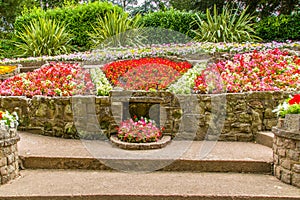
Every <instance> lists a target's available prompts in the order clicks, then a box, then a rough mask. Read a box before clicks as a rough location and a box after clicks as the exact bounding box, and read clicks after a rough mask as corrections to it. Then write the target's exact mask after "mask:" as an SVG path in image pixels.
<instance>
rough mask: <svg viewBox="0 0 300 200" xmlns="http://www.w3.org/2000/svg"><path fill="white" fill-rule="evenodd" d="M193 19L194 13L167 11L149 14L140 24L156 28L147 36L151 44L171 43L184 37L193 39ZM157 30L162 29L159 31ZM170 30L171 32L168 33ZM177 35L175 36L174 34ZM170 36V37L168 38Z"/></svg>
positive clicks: (203, 16) (200, 14)
mask: <svg viewBox="0 0 300 200" xmlns="http://www.w3.org/2000/svg"><path fill="white" fill-rule="evenodd" d="M198 15H199V16H200V17H201V18H203V19H205V15H204V14H202V13H198ZM194 17H195V13H192V12H185V11H178V10H173V9H171V10H167V11H158V12H153V13H149V14H147V15H145V16H143V18H142V19H141V23H143V24H144V27H151V28H156V29H155V30H154V31H153V33H156V34H149V36H150V38H148V39H149V41H150V42H152V43H163V41H164V43H172V41H176V40H178V41H181V40H182V39H183V38H182V37H183V36H184V35H187V36H188V37H189V38H194V37H195V34H194V33H193V32H192V31H191V28H192V29H193V28H196V27H191V23H192V22H193V19H194ZM157 28H162V29H161V31H159V30H158V29H157ZM170 30H172V31H170ZM175 31H176V32H178V34H176V32H175ZM170 35H172V37H170Z"/></svg>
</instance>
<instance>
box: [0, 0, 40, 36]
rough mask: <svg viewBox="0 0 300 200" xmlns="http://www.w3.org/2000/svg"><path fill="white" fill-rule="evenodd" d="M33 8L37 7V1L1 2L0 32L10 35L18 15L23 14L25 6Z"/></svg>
mask: <svg viewBox="0 0 300 200" xmlns="http://www.w3.org/2000/svg"><path fill="white" fill-rule="evenodd" d="M25 5H26V7H33V6H34V5H36V2H35V0H5V1H4V0H0V15H1V18H0V27H1V28H0V30H1V31H0V32H1V37H3V34H6V33H9V32H10V31H12V29H13V23H14V21H15V19H16V17H17V16H18V15H20V14H21V12H22V10H23V8H24V6H25Z"/></svg>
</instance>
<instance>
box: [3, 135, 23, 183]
mask: <svg viewBox="0 0 300 200" xmlns="http://www.w3.org/2000/svg"><path fill="white" fill-rule="evenodd" d="M19 140H20V137H19V136H18V135H17V131H16V129H10V130H9V131H6V130H0V184H5V183H7V182H8V181H10V180H12V179H14V178H16V177H17V176H18V174H19V165H18V148H17V142H18V141H19Z"/></svg>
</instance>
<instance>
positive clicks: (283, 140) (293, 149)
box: [272, 127, 300, 188]
mask: <svg viewBox="0 0 300 200" xmlns="http://www.w3.org/2000/svg"><path fill="white" fill-rule="evenodd" d="M272 131H273V133H274V142H273V158H274V175H275V176H276V177H277V178H278V179H279V180H281V181H282V182H284V183H287V184H291V185H294V186H296V187H299V188H300V131H299V130H291V129H290V130H288V129H286V128H285V127H273V129H272Z"/></svg>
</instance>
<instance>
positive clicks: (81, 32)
mask: <svg viewBox="0 0 300 200" xmlns="http://www.w3.org/2000/svg"><path fill="white" fill-rule="evenodd" d="M113 9H116V10H118V11H119V12H122V9H121V8H120V7H117V6H113V5H112V4H111V3H107V2H99V1H97V2H94V3H88V4H78V5H76V6H72V7H68V6H67V7H63V8H55V9H49V10H47V11H43V10H38V9H37V10H33V11H32V12H29V13H25V14H24V15H22V16H20V17H18V18H17V19H16V22H15V24H14V27H15V30H16V31H19V30H21V29H23V24H26V25H28V24H29V23H30V22H31V21H32V20H33V19H36V18H38V17H47V18H50V19H55V20H56V21H57V22H60V23H62V22H64V23H65V24H66V25H67V27H66V30H67V31H68V32H69V33H70V34H72V35H73V40H72V43H71V44H72V45H73V46H75V47H77V48H78V49H79V50H88V49H89V48H90V45H91V44H90V43H89V42H88V41H89V36H88V32H91V31H92V30H93V29H92V26H91V25H93V24H95V19H97V17H98V16H104V15H105V14H106V12H107V11H110V10H113Z"/></svg>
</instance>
